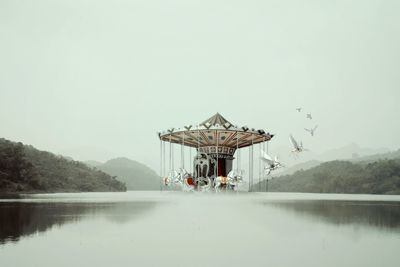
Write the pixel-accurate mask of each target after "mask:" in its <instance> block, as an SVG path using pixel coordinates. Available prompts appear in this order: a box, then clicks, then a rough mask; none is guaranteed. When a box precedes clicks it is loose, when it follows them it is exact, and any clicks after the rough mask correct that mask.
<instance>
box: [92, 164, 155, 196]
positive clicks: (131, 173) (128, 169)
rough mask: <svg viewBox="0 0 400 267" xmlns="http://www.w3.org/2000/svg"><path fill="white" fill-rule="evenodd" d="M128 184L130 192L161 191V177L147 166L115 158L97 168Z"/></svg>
mask: <svg viewBox="0 0 400 267" xmlns="http://www.w3.org/2000/svg"><path fill="white" fill-rule="evenodd" d="M96 168H97V169H99V170H102V171H104V172H106V173H108V174H110V175H114V176H117V179H118V180H119V181H121V182H124V183H125V184H126V187H127V189H128V190H159V189H160V177H159V176H158V175H157V173H156V172H155V171H154V170H152V169H151V168H149V167H147V166H146V165H144V164H142V163H139V162H137V161H134V160H131V159H128V158H115V159H111V160H109V161H107V162H106V163H104V164H101V165H98V166H97V167H96Z"/></svg>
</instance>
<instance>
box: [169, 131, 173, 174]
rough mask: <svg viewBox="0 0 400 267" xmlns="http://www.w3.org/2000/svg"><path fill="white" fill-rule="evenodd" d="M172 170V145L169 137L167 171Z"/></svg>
mask: <svg viewBox="0 0 400 267" xmlns="http://www.w3.org/2000/svg"><path fill="white" fill-rule="evenodd" d="M171 170H172V143H171V135H170V136H169V171H171Z"/></svg>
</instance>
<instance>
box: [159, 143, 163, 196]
mask: <svg viewBox="0 0 400 267" xmlns="http://www.w3.org/2000/svg"><path fill="white" fill-rule="evenodd" d="M162 143H163V141H162V140H161V138H160V191H162V179H163V174H162V170H163V151H162V148H163V144H162Z"/></svg>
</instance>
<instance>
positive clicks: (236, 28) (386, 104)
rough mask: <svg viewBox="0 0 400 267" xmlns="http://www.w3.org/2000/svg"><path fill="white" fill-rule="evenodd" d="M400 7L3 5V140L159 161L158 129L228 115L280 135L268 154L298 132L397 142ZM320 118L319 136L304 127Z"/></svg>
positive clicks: (319, 147) (324, 144)
mask: <svg viewBox="0 0 400 267" xmlns="http://www.w3.org/2000/svg"><path fill="white" fill-rule="evenodd" d="M399 11H400V2H399V1H370V0H368V1H364V0H363V1H344V0H343V1H328V0H326V1H254V0H251V1H229V2H228V1H190V0H188V1H182V0H173V1H160V0H159V1H155V0H146V1H144V0H143V1H99V0H96V1H94V0H93V1H91V0H83V1H82V0H79V1H77V0H75V1H71V0H68V1H66V0H65V1H53V0H48V1H44V0H37V1H12V0H1V1H0V73H1V75H0V137H5V138H8V139H11V140H14V141H22V142H24V143H27V144H32V145H34V146H36V147H38V148H39V149H43V150H49V151H52V152H54V153H61V154H65V155H68V156H72V157H73V158H75V159H78V160H88V159H92V160H100V161H105V160H107V159H110V158H112V157H117V156H126V157H130V158H132V159H136V160H138V161H141V162H144V163H146V164H148V165H150V166H151V167H153V168H158V149H159V141H158V137H157V134H156V133H157V131H160V130H165V129H167V128H170V127H182V126H184V125H187V124H197V123H200V122H202V121H203V120H205V119H207V118H208V117H210V116H212V115H213V114H214V113H216V112H220V113H221V114H222V115H223V116H225V117H226V118H227V119H228V120H230V121H231V122H232V123H233V124H237V125H240V126H241V125H247V126H249V127H254V128H264V129H266V130H267V131H269V132H271V133H275V134H276V136H275V137H274V138H273V141H272V142H271V144H270V145H271V146H270V149H271V150H273V149H274V147H275V148H277V147H282V146H288V145H289V143H288V135H289V133H292V134H294V135H295V136H297V137H298V138H300V139H303V141H304V143H305V146H306V147H307V148H309V149H311V150H312V151H314V152H315V153H320V152H323V151H325V150H327V149H331V148H336V147H339V146H343V145H347V144H349V143H353V142H355V143H358V144H359V145H361V146H364V147H372V148H380V147H386V148H389V149H398V148H399V142H398V139H397V138H398V136H400V124H399V123H398V114H399V112H400V107H399V100H400V90H399V85H400V76H399V73H398V72H399V69H400V50H399V49H398V48H399V47H400V35H399V34H398V33H399V30H400V16H399ZM296 107H303V111H302V113H297V112H296V110H295V108H296ZM308 112H310V113H312V114H313V117H314V118H313V120H312V121H310V120H307V119H306V118H305V114H306V113H308ZM315 124H318V125H319V128H318V130H317V133H316V136H315V137H314V138H311V137H309V136H307V133H306V132H305V131H304V129H303V128H305V127H306V128H310V127H312V126H314V125H315ZM288 149H289V148H288Z"/></svg>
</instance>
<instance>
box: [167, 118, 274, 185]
mask: <svg viewBox="0 0 400 267" xmlns="http://www.w3.org/2000/svg"><path fill="white" fill-rule="evenodd" d="M272 137H273V135H272V134H270V133H266V132H265V131H264V130H255V129H249V128H247V127H245V126H243V127H237V126H234V125H232V124H231V123H230V122H228V121H227V120H226V119H225V118H224V117H222V116H221V115H220V114H219V113H217V114H215V115H214V116H212V117H211V118H209V119H208V120H206V121H204V122H203V123H201V124H199V125H197V126H196V127H194V126H192V125H189V126H185V127H183V128H182V129H175V128H172V129H169V130H167V131H166V132H161V133H159V138H160V141H161V145H160V150H161V152H160V153H161V165H160V169H161V170H160V172H161V177H163V183H164V185H166V186H171V185H174V184H175V185H178V186H180V187H181V188H182V189H183V190H185V191H190V190H199V191H207V190H211V189H212V190H214V189H215V190H216V191H224V190H237V188H238V185H239V184H240V183H241V182H242V180H243V175H244V171H243V170H242V169H241V156H240V149H241V148H244V147H249V173H248V181H249V187H248V188H249V190H251V188H252V185H253V145H255V144H261V145H265V142H267V141H269V140H271V138H272ZM166 142H169V171H168V173H167V172H166V161H167V159H166V147H165V143H166ZM174 144H179V145H180V146H181V166H180V168H179V169H174V147H173V146H174ZM185 147H189V153H190V160H193V165H192V166H190V168H192V167H193V169H192V171H187V170H186V169H185ZM193 149H196V155H195V156H194V157H193V158H192V156H191V152H192V150H193ZM236 151H237V159H236V165H235V168H233V160H234V159H235V158H234V155H235V152H236ZM190 165H191V164H190Z"/></svg>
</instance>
